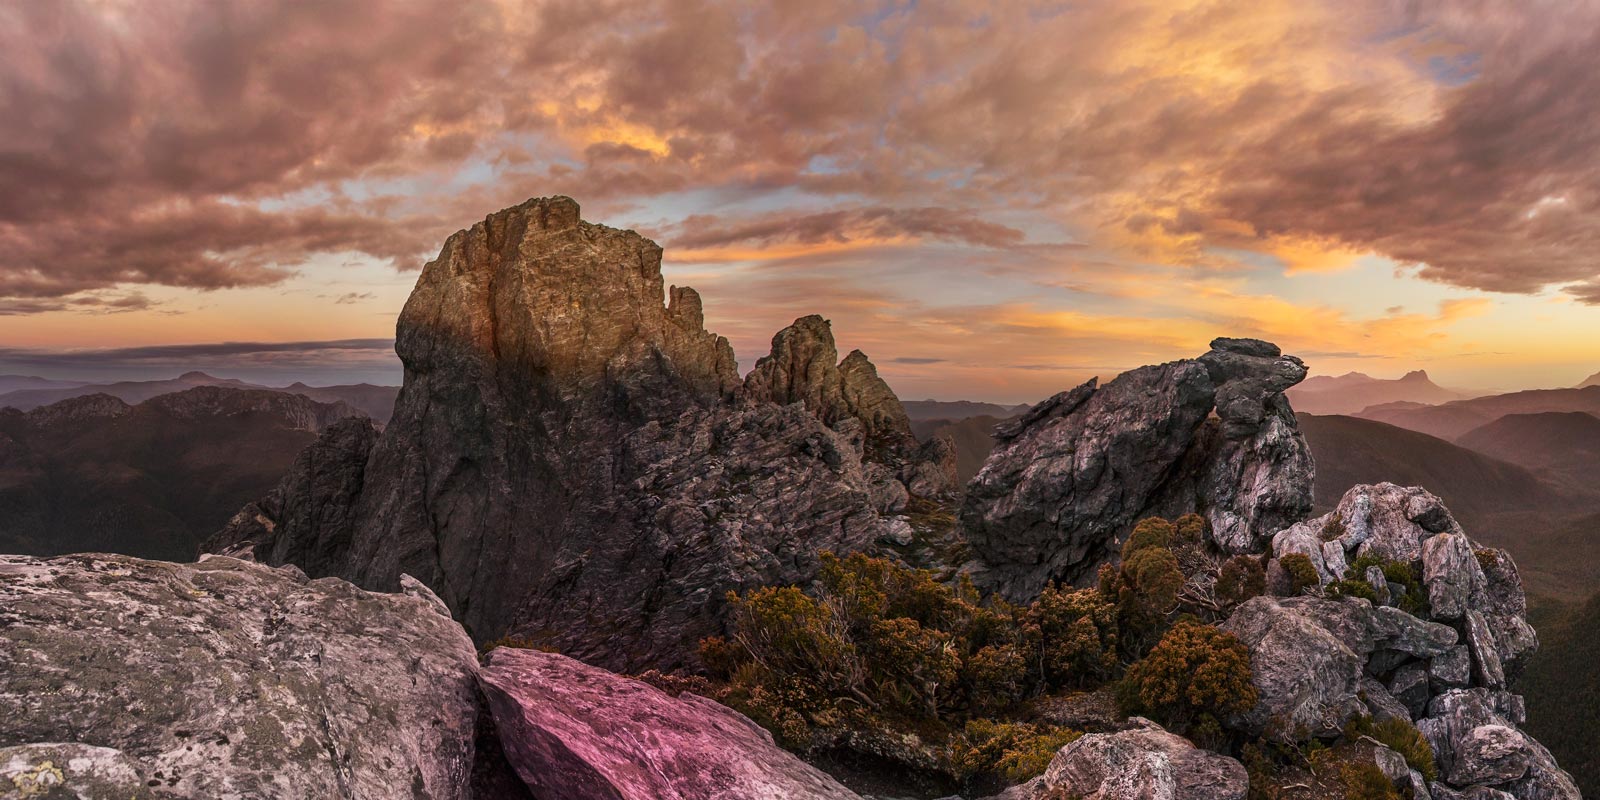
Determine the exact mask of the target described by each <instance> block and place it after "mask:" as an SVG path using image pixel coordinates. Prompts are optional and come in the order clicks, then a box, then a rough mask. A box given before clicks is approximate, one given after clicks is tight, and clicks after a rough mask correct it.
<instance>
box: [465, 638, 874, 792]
mask: <svg viewBox="0 0 1600 800" xmlns="http://www.w3.org/2000/svg"><path fill="white" fill-rule="evenodd" d="M479 679H480V681H481V682H482V684H483V688H484V692H485V693H486V694H487V696H488V698H489V706H490V708H491V709H492V711H493V714H494V721H495V726H496V727H497V728H498V730H499V731H500V736H501V739H502V741H503V742H504V743H505V749H506V755H507V757H508V758H509V759H510V760H511V763H512V765H513V766H514V767H515V768H516V771H517V773H518V774H519V775H520V776H521V777H522V779H523V780H524V781H525V782H526V783H527V785H528V786H529V787H530V788H532V789H533V791H534V793H535V795H536V796H538V797H560V798H563V800H765V798H776V797H782V798H786V799H790V800H847V798H853V797H856V795H855V794H854V793H853V792H851V791H849V790H848V789H846V788H845V787H843V786H841V785H840V784H839V783H838V782H837V781H835V780H833V779H832V778H830V777H828V776H827V775H826V774H824V773H822V772H821V771H819V770H818V769H816V768H815V767H812V766H810V765H809V764H806V763H805V762H803V761H801V760H800V759H799V758H797V757H795V756H794V755H792V754H790V753H788V752H787V751H785V750H783V749H782V748H779V747H778V746H777V745H776V744H773V741H772V735H771V734H769V733H767V732H766V731H765V730H764V729H762V728H761V727H760V726H758V725H756V724H755V723H754V722H751V721H750V720H749V719H748V718H746V717H744V716H743V715H741V714H739V713H738V712H736V711H733V710H732V709H729V708H726V707H724V706H721V705H718V704H717V703H714V702H712V701H710V700H707V699H705V698H703V697H698V696H696V695H692V694H687V693H685V694H683V695H680V696H678V697H676V698H674V697H670V696H668V695H667V694H665V693H663V692H662V691H661V690H660V689H657V688H655V687H653V686H650V685H649V684H645V683H641V682H639V681H635V680H630V679H628V678H623V677H621V676H618V675H614V674H611V673H609V672H606V671H604V670H600V669H596V668H594V667H589V666H585V665H584V664H582V663H579V662H577V661H573V660H572V659H570V658H567V657H565V656H560V655H555V654H551V653H541V652H538V651H534V650H513V649H509V648H499V649H497V650H495V651H494V652H492V653H490V655H489V663H488V665H487V666H485V667H484V669H483V672H482V674H481V675H480V678H479Z"/></svg>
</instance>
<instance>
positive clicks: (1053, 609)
mask: <svg viewBox="0 0 1600 800" xmlns="http://www.w3.org/2000/svg"><path fill="white" fill-rule="evenodd" d="M1025 621H1026V628H1025V631H1026V635H1027V636H1028V637H1029V638H1030V639H1035V640H1037V641H1036V643H1035V646H1034V648H1033V650H1032V651H1033V652H1037V653H1038V654H1039V660H1040V663H1041V664H1042V668H1043V674H1042V675H1041V676H1040V678H1041V679H1042V680H1043V682H1045V683H1047V684H1048V685H1050V686H1055V687H1072V688H1084V687H1087V686H1090V685H1095V684H1099V683H1101V682H1103V681H1105V680H1106V679H1108V678H1110V677H1111V676H1112V675H1113V674H1114V673H1115V671H1116V668H1117V663H1118V662H1117V646H1118V631H1119V628H1118V624H1117V609H1116V607H1115V606H1113V605H1112V604H1111V603H1109V602H1106V600H1105V599H1104V597H1103V596H1102V595H1101V594H1100V593H1098V592H1094V591H1092V590H1088V589H1081V590H1076V591H1068V590H1063V589H1060V588H1058V587H1055V586H1050V587H1047V588H1046V589H1045V590H1044V591H1043V592H1041V593H1040V594H1039V599H1038V600H1036V601H1034V603H1033V605H1031V606H1029V608H1028V610H1027V613H1026V616H1025Z"/></svg>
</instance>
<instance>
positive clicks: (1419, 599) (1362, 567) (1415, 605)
mask: <svg viewBox="0 0 1600 800" xmlns="http://www.w3.org/2000/svg"><path fill="white" fill-rule="evenodd" d="M1370 567H1377V568H1378V569H1380V570H1382V571H1383V579H1384V580H1386V581H1388V582H1390V583H1397V584H1399V585H1401V586H1404V587H1405V588H1406V591H1405V593H1404V594H1402V595H1400V597H1398V598H1396V601H1395V605H1397V606H1399V607H1400V609H1401V610H1402V611H1405V612H1407V613H1409V614H1412V615H1414V616H1424V615H1426V613H1427V611H1428V596H1427V593H1426V592H1424V591H1423V590H1422V582H1421V581H1419V580H1417V571H1416V570H1414V569H1412V568H1411V565H1410V564H1408V563H1406V562H1404V561H1391V560H1389V559H1386V558H1383V557H1382V556H1378V555H1375V554H1373V553H1367V554H1366V555H1363V556H1360V557H1359V558H1357V559H1356V560H1355V561H1352V562H1351V563H1350V569H1349V571H1348V572H1346V573H1345V577H1346V578H1348V579H1350V580H1358V581H1363V582H1365V581H1366V576H1367V569H1368V568H1370ZM1369 599H1370V598H1369Z"/></svg>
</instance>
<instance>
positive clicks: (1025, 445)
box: [961, 339, 1314, 599]
mask: <svg viewBox="0 0 1600 800" xmlns="http://www.w3.org/2000/svg"><path fill="white" fill-rule="evenodd" d="M1305 375H1306V368H1305V365H1304V364H1303V363H1302V362H1301V361H1300V360H1299V359H1297V358H1294V357H1292V356H1284V355H1282V354H1281V352H1280V351H1279V350H1278V348H1277V347H1276V346H1275V345H1272V344H1270V343H1268V342H1262V341H1258V340H1254V339H1217V340H1216V341H1214V342H1212V343H1211V351H1210V352H1208V353H1206V354H1205V355H1202V356H1201V357H1199V358H1197V359H1192V360H1186V361H1174V362H1171V363H1168V364H1160V365H1157V366H1149V367H1140V368H1138V369H1134V370H1130V371H1128V372H1125V373H1123V374H1122V375H1119V376H1118V377H1117V378H1116V379H1115V380H1112V381H1111V382H1110V383H1108V384H1106V385H1105V386H1104V387H1101V386H1099V385H1098V383H1097V381H1095V380H1090V381H1089V382H1088V383H1085V384H1083V385H1082V386H1079V387H1077V388H1076V389H1072V390H1069V391H1066V392H1062V393H1061V394H1058V395H1056V396H1055V397H1052V398H1050V399H1049V400H1046V401H1044V402H1043V403H1040V404H1039V405H1037V406H1034V407H1033V408H1032V409H1030V410H1029V411H1028V412H1027V413H1025V414H1023V415H1022V416H1021V417H1019V418H1018V419H1016V420H1014V421H1012V422H1009V423H1006V424H1004V425H1001V426H999V427H998V428H996V430H995V439H996V447H995V449H994V452H992V453H991V454H990V455H989V459H988V461H987V462H985V464H984V466H983V469H982V471H980V472H979V473H978V475H977V476H976V477H975V478H973V480H972V482H971V483H970V484H969V485H968V486H967V493H966V499H965V503H964V505H963V507H962V510H961V521H962V524H963V527H964V529H965V532H966V535H967V538H968V540H969V541H970V542H971V544H972V548H973V551H974V552H975V553H976V555H977V557H978V560H979V562H980V572H979V576H980V577H981V578H982V579H983V580H984V581H985V582H986V583H987V584H988V585H990V586H991V587H993V588H995V589H997V590H999V591H1001V592H1003V593H1004V594H1006V595H1007V596H1009V597H1011V598H1012V599H1026V598H1029V597H1032V596H1034V595H1036V594H1037V593H1038V592H1039V590H1040V589H1042V588H1044V586H1045V585H1046V584H1047V583H1049V582H1050V581H1062V582H1069V583H1072V582H1082V581H1084V580H1086V579H1087V578H1089V577H1090V576H1092V575H1093V574H1094V571H1095V570H1096V569H1097V568H1098V567H1099V565H1100V564H1102V563H1104V562H1105V561H1106V560H1107V558H1109V557H1110V555H1111V554H1112V553H1113V552H1114V551H1115V549H1116V546H1117V542H1118V541H1119V540H1120V539H1121V538H1122V537H1124V536H1125V535H1126V534H1127V532H1128V531H1129V530H1130V529H1131V528H1132V526H1133V525H1134V523H1136V522H1137V521H1138V520H1140V519H1142V518H1144V517H1147V516H1152V515H1164V516H1177V515H1180V514H1183V513H1187V512H1191V511H1195V512H1199V513H1201V514H1204V515H1205V516H1206V517H1207V519H1208V520H1209V521H1210V523H1211V529H1212V535H1213V537H1214V538H1215V541H1216V543H1217V544H1218V545H1219V546H1220V547H1221V548H1222V549H1224V550H1225V551H1227V552H1232V553H1248V552H1259V551H1260V550H1261V549H1262V548H1263V546H1264V542H1265V540H1266V537H1269V536H1271V535H1272V534H1273V533H1275V532H1277V531H1278V530H1280V529H1281V528H1283V527H1284V526H1286V525H1288V524H1290V523H1292V522H1295V521H1296V520H1299V519H1301V518H1302V517H1304V516H1305V515H1306V514H1307V513H1309V512H1310V510H1311V489H1312V478H1313V474H1314V473H1313V465H1312V461H1311V451H1310V449H1309V448H1308V447H1307V445H1306V442H1305V438H1304V437H1302V436H1301V435H1300V432H1299V429H1298V427H1297V425H1296V423H1295V418H1294V412H1293V411H1292V410H1291V409H1290V408H1289V404H1288V401H1287V400H1285V399H1284V396H1283V392H1284V390H1285V389H1288V388H1289V387H1291V386H1293V385H1295V384H1296V383H1299V382H1300V381H1301V380H1302V379H1304V378H1305ZM1213 412H1215V415H1214V416H1213Z"/></svg>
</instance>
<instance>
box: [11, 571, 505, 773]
mask: <svg viewBox="0 0 1600 800" xmlns="http://www.w3.org/2000/svg"><path fill="white" fill-rule="evenodd" d="M407 583H408V594H392V595H386V594H374V593H371V592H366V591H362V590H361V589H358V588H356V587H355V586H352V585H351V584H349V583H346V582H345V581H342V580H337V579H323V580H314V581H313V580H308V579H307V578H306V576H305V575H304V573H301V572H300V571H299V570H297V569H293V568H286V569H273V568H270V567H266V566H262V565H258V564H251V563H246V562H242V561H238V560H235V559H231V558H224V557H215V556H214V557H210V558H207V559H205V560H203V561H201V562H200V563H197V564H172V563H166V562H160V561H145V560H141V559H136V558H130V557H126V556H114V555H75V556H63V557H59V558H48V559H40V558H30V557H25V556H0V721H3V723H0V748H5V749H4V750H0V753H4V758H0V766H4V767H5V768H6V769H7V770H8V772H7V776H8V777H13V778H14V777H15V776H13V775H11V772H9V771H10V770H12V763H13V762H14V761H19V760H27V761H28V763H27V764H26V765H23V764H20V763H19V764H17V769H18V770H23V768H24V767H26V768H27V769H32V770H34V772H35V773H37V775H35V777H34V778H33V779H32V780H35V781H36V782H37V781H38V780H44V781H61V782H62V783H61V784H60V785H63V786H65V787H66V788H63V789H62V791H68V790H69V789H71V788H72V787H74V786H76V787H78V791H79V792H80V794H81V796H83V797H118V798H125V797H146V796H149V797H183V798H228V797H235V798H244V797H252V798H254V797H296V798H308V797H359V798H380V797H382V798H389V797H397V798H398V797H404V798H432V799H434V800H445V799H446V798H451V799H453V798H466V797H468V796H469V791H470V790H469V785H470V777H471V773H472V766H473V755H474V738H473V737H474V722H475V720H476V718H477V702H478V700H477V694H476V688H475V685H474V673H475V671H476V666H477V665H476V655H475V652H474V650H473V647H472V643H471V641H470V640H469V639H468V638H467V636H466V634H465V632H464V631H462V629H461V627H460V626H459V625H457V624H456V623H454V622H453V621H451V620H450V618H449V617H447V616H445V615H444V614H443V613H441V606H440V605H439V604H438V600H437V598H433V597H432V596H431V594H429V593H428V592H427V590H426V589H424V588H422V587H421V585H420V584H418V583H415V582H412V581H409V580H408V581H407ZM57 750H60V751H61V752H59V753H57V752H56V751H57ZM69 751H76V752H69ZM62 759H64V764H63V761H62ZM45 761H50V762H51V766H50V767H48V768H45V767H42V764H43V762H45ZM52 770H53V771H55V772H60V774H59V775H57V774H55V772H53V771H52ZM18 774H21V772H20V771H19V772H18ZM130 774H136V775H137V776H138V777H141V778H143V779H144V781H145V782H146V783H147V784H148V783H149V782H152V781H153V782H154V783H155V785H154V786H148V787H147V788H148V789H149V791H148V792H146V793H144V794H135V793H128V792H125V791H122V790H123V789H125V788H127V787H128V786H129V783H128V781H129V779H130ZM90 781H100V783H91V782H90ZM13 783H14V781H13ZM4 785H5V784H3V783H0V786H4ZM101 785H105V786H109V787H112V788H116V789H117V790H118V793H116V794H100V793H96V792H93V791H88V789H86V788H84V787H94V786H101ZM7 788H10V787H7ZM19 791H20V790H19ZM21 796H24V797H26V796H28V795H21ZM39 796H50V797H54V796H65V797H71V796H77V795H71V794H64V795H39Z"/></svg>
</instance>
